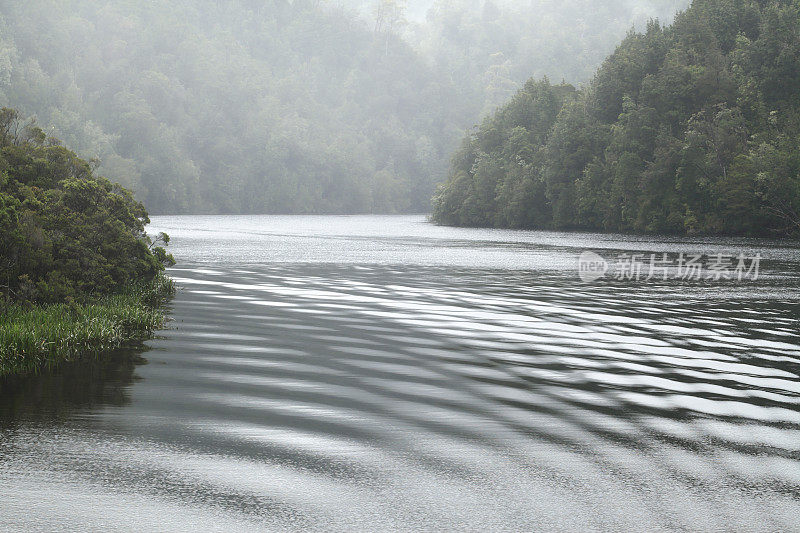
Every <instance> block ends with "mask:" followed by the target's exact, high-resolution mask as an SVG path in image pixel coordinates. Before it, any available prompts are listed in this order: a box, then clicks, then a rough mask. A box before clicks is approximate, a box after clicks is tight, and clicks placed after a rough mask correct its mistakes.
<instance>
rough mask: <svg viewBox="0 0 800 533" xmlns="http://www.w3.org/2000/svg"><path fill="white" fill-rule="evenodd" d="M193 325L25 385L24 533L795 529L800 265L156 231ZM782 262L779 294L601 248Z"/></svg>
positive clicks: (581, 244)
mask: <svg viewBox="0 0 800 533" xmlns="http://www.w3.org/2000/svg"><path fill="white" fill-rule="evenodd" d="M151 230H152V231H166V232H168V233H169V234H170V235H171V237H172V239H173V242H172V250H171V251H172V252H173V253H174V254H175V256H176V258H178V260H179V265H178V266H177V267H176V268H175V269H173V270H172V271H171V274H172V276H173V277H174V278H175V279H176V280H177V281H178V283H179V285H180V290H179V292H178V295H177V297H176V298H175V300H174V301H173V302H172V303H171V305H170V308H171V316H172V318H173V320H172V321H171V322H170V324H169V328H168V329H167V330H165V331H163V332H161V333H160V335H159V337H158V338H157V339H155V340H153V341H149V342H147V343H146V344H145V346H143V347H141V348H137V349H130V350H121V351H119V352H116V353H114V354H110V355H109V357H107V358H105V359H103V360H102V361H100V362H86V363H79V364H71V365H66V366H64V367H62V368H59V369H57V370H56V371H53V372H50V373H47V374H45V375H42V376H39V377H36V378H28V379H22V380H20V379H16V380H7V381H6V382H4V383H2V384H0V387H2V389H0V498H1V499H0V529H1V530H4V531H28V530H41V531H54V530H74V531H91V530H121V531H225V532H232V531H251V530H252V531H262V530H280V531H286V530H303V531H308V530H312V531H314V530H334V531H354V530H356V531H361V530H364V531H367V530H368V531H385V530H411V529H413V530H428V531H430V530H458V531H464V530H473V531H486V530H493V531H494V530H505V531H520V530H547V531H592V530H595V531H680V530H693V531H725V530H729V531H790V530H795V531H796V530H798V524H800V328H799V327H798V326H800V306H798V301H800V300H799V299H798V297H799V296H800V282H799V280H800V277H799V276H800V249H799V248H798V247H797V245H796V244H795V245H793V244H791V243H785V242H777V241H756V240H747V239H674V238H641V237H625V236H620V235H595V234H576V233H547V232H522V231H500V230H477V229H453V228H442V227H436V226H433V225H430V224H427V223H426V222H425V220H424V218H423V217H413V216H412V217H408V216H398V217H156V218H154V220H153V226H152V228H151ZM586 250H593V251H595V252H597V253H600V254H601V255H603V256H604V257H606V256H619V255H620V254H622V253H635V252H642V253H650V252H653V253H656V252H657V253H659V254H661V253H664V252H670V253H675V254H677V253H682V252H686V253H705V254H708V255H709V256H712V255H714V254H719V253H723V254H734V255H736V254H739V253H742V254H746V255H747V256H754V255H755V254H756V253H760V254H761V255H762V256H763V261H762V263H761V265H760V267H761V270H760V276H759V278H758V279H757V280H752V279H748V280H743V281H741V282H739V281H732V280H725V279H720V280H714V279H711V280H702V281H696V280H695V281H692V280H675V279H667V280H663V279H660V278H658V280H656V279H653V280H650V281H644V280H639V281H636V280H617V279H613V277H611V276H606V277H605V278H602V279H599V280H596V281H593V282H583V281H581V280H580V279H579V277H578V270H577V261H578V259H577V258H578V256H579V255H580V254H581V253H582V252H584V251H586Z"/></svg>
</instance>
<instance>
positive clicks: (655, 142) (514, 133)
mask: <svg viewBox="0 0 800 533" xmlns="http://www.w3.org/2000/svg"><path fill="white" fill-rule="evenodd" d="M535 87H538V88H539V89H538V90H539V91H543V92H544V93H548V92H549V93H552V94H555V91H556V89H557V88H554V87H550V85H549V84H548V83H547V82H546V81H545V82H540V83H538V84H536V83H532V82H529V84H528V85H527V86H526V87H525V89H524V90H523V91H521V92H520V93H519V94H518V95H517V97H516V98H515V99H514V100H512V102H510V103H509V104H507V105H506V106H505V107H504V108H502V109H501V110H500V111H498V113H497V114H496V115H495V116H494V117H492V118H490V119H488V120H487V121H486V122H484V124H483V125H482V126H481V127H480V128H479V129H478V131H476V132H475V133H474V134H473V135H471V136H470V137H469V138H468V139H467V140H466V141H465V144H464V148H463V149H462V150H461V152H459V154H458V156H457V157H456V158H455V160H454V162H453V165H452V168H451V175H450V179H449V180H448V182H447V183H446V184H445V185H444V186H442V187H441V188H440V190H439V192H438V194H437V196H436V197H435V199H434V204H435V205H434V215H433V218H434V220H436V221H438V222H441V223H445V224H460V225H493V226H511V227H528V228H555V229H602V230H608V231H623V232H628V231H635V232H661V233H678V234H693V233H712V234H721V233H726V234H778V235H787V234H796V233H798V232H800V5H798V3H797V2H796V1H790V0H768V1H755V0H695V2H694V4H693V5H692V6H691V7H690V8H689V10H687V11H686V12H685V13H682V14H680V15H679V16H678V17H677V18H676V20H675V23H674V24H673V25H672V26H670V27H668V28H664V29H662V28H661V27H659V26H658V24H656V23H651V24H649V25H648V28H647V31H646V32H645V33H641V34H639V33H631V34H630V35H629V36H628V37H627V39H626V40H625V41H624V42H623V43H622V44H621V45H620V47H619V48H618V49H617V51H616V52H615V53H614V54H613V55H611V56H610V57H609V58H608V59H607V60H606V62H605V63H604V64H603V66H602V67H601V68H600V70H599V71H598V73H597V75H596V76H595V78H594V79H593V81H592V82H591V83H589V84H588V85H587V86H586V87H584V88H582V89H581V90H580V91H574V92H572V91H570V92H568V93H567V94H566V95H565V96H564V97H562V98H560V99H557V101H558V107H557V109H558V118H557V119H556V120H553V119H552V116H553V114H552V113H548V114H546V115H538V113H539V110H540V108H541V105H542V104H541V103H540V102H535V101H529V99H530V98H531V94H532V91H533V88H535ZM531 116H537V119H536V123H535V124H531V123H530V118H529V117H531ZM521 153H524V154H536V155H535V156H534V157H525V158H520V156H519V154H521ZM521 169H522V170H521Z"/></svg>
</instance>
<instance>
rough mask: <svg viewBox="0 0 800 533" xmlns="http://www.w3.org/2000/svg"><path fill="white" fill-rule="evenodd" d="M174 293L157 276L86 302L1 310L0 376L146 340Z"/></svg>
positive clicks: (167, 281) (168, 283)
mask: <svg viewBox="0 0 800 533" xmlns="http://www.w3.org/2000/svg"><path fill="white" fill-rule="evenodd" d="M174 293H175V286H174V285H173V283H172V281H171V280H170V279H169V278H167V277H166V276H164V275H163V274H159V275H158V276H156V277H155V278H154V279H153V280H151V281H141V282H136V283H132V284H130V285H128V286H127V287H126V288H125V289H124V290H123V291H121V292H119V293H118V294H113V295H107V296H103V297H100V298H98V299H96V300H94V301H92V302H89V303H76V302H70V303H68V304H46V305H38V306H31V305H26V304H11V305H9V306H5V307H4V308H0V377H2V376H5V375H7V374H21V373H31V372H36V371H39V370H42V369H45V368H47V367H50V366H53V365H57V364H58V363H61V362H63V361H69V360H74V359H76V358H80V357H87V356H90V355H98V354H100V353H102V352H107V351H109V350H112V349H115V348H118V347H120V346H121V345H123V344H125V343H127V342H130V341H132V340H134V339H135V340H141V339H145V338H148V337H149V336H150V335H152V333H153V332H154V331H155V330H157V329H159V328H161V327H162V326H163V325H164V322H165V320H166V317H165V316H164V313H163V312H162V311H161V310H160V306H161V304H162V303H163V302H164V300H165V299H166V298H169V297H170V296H172V295H173V294H174Z"/></svg>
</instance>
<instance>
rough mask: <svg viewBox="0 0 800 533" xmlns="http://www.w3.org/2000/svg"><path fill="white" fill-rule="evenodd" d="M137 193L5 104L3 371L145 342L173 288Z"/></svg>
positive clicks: (0, 156)
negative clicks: (101, 173) (98, 170)
mask: <svg viewBox="0 0 800 533" xmlns="http://www.w3.org/2000/svg"><path fill="white" fill-rule="evenodd" d="M149 223H150V219H149V217H148V215H147V211H146V210H145V208H144V206H143V205H142V204H141V203H139V202H137V201H136V200H135V199H134V197H133V193H131V191H129V190H127V189H125V188H123V187H122V186H120V185H119V184H116V183H112V182H110V181H109V180H107V179H105V178H102V177H99V176H95V175H94V168H93V164H92V163H90V162H87V161H84V160H82V159H80V158H79V157H78V156H77V155H76V154H75V153H74V152H71V151H70V150H68V149H66V148H64V147H63V146H62V145H61V143H60V141H58V140H57V139H54V138H51V137H48V136H47V135H46V134H45V133H44V132H43V131H42V130H41V128H39V127H38V126H37V125H36V123H35V122H33V121H23V120H22V119H21V118H20V117H19V114H18V113H17V111H15V110H13V109H9V108H2V109H0V377H2V376H7V375H11V374H21V373H22V374H24V373H31V372H36V371H39V370H41V369H44V368H47V367H50V366H53V365H55V364H57V363H59V362H61V361H67V360H73V359H77V358H79V357H80V356H84V355H92V354H95V355H97V354H100V353H102V352H104V351H107V350H111V349H114V348H117V347H120V346H122V345H124V344H126V343H128V342H132V341H136V340H143V339H145V338H147V337H149V336H151V335H152V334H153V332H154V331H155V330H156V329H158V328H160V327H162V326H163V325H164V323H165V321H166V316H165V314H164V312H163V309H162V304H163V303H164V302H165V300H166V299H167V298H169V297H170V296H171V295H172V294H174V292H175V287H174V284H173V282H172V280H171V279H169V278H168V277H167V276H166V275H165V274H164V270H165V269H166V267H168V266H172V265H174V264H175V260H174V259H173V257H172V256H171V255H170V254H168V253H167V252H166V250H165V248H164V247H165V246H166V245H167V244H168V243H169V236H168V235H166V234H165V233H161V234H159V235H158V236H156V237H155V238H151V237H150V236H149V235H148V234H147V232H146V231H145V226H147V224H149Z"/></svg>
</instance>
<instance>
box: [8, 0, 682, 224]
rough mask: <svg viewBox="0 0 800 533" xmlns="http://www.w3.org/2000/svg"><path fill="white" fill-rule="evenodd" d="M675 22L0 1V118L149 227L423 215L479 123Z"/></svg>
mask: <svg viewBox="0 0 800 533" xmlns="http://www.w3.org/2000/svg"><path fill="white" fill-rule="evenodd" d="M683 1H685V0H683ZM411 4H412V5H411V6H408V7H409V8H411V9H413V11H414V12H415V13H419V11H420V10H421V9H422V8H421V7H420V5H417V4H418V2H415V1H413V0H412V1H411ZM680 4H682V1H681V0H642V1H640V2H635V3H631V2H619V1H618V0H592V1H590V0H568V1H565V2H551V1H549V0H534V1H533V2H531V3H530V5H527V4H526V6H525V7H521V5H520V4H518V3H514V2H511V3H504V2H499V1H497V2H494V3H493V2H492V1H488V0H487V1H483V0H481V1H477V2H475V1H472V0H438V1H437V2H434V4H433V9H432V11H431V13H430V14H429V18H428V21H427V22H424V23H420V22H416V23H415V22H413V21H409V20H408V17H407V16H406V12H405V7H406V5H405V2H402V1H399V0H380V1H378V0H374V1H373V0H361V1H359V0H338V1H334V0H330V1H324V0H323V1H319V0H294V1H292V2H290V1H288V0H220V1H215V2H197V1H196V0H150V1H147V2H132V1H129V0H25V1H19V0H0V105H6V106H9V107H15V108H17V109H19V110H20V111H21V113H23V114H24V115H25V116H35V117H36V118H37V119H38V122H39V124H40V126H41V127H42V129H43V130H45V131H46V132H47V134H48V136H50V137H58V138H60V139H62V140H63V141H64V143H65V144H67V145H68V146H70V147H71V148H73V149H74V150H76V152H77V153H78V154H80V155H81V157H83V158H84V159H86V160H94V161H95V164H96V165H97V171H98V172H99V173H100V174H102V175H105V176H109V177H110V178H112V179H114V180H115V181H118V182H119V183H121V184H123V185H124V186H125V187H126V188H128V189H130V190H133V191H134V192H135V194H136V198H137V199H138V200H140V201H143V202H144V204H145V205H146V206H147V208H148V209H149V210H150V212H155V213H186V212H194V213H198V212H203V213H359V212H381V213H392V212H423V211H428V210H429V209H430V197H431V195H432V194H433V192H434V189H435V184H436V183H437V182H438V181H440V180H441V178H442V176H444V175H445V174H446V172H447V164H448V161H449V158H450V156H451V154H452V152H453V151H454V150H455V149H456V148H457V147H458V141H459V139H460V138H461V137H462V136H463V135H464V132H465V131H466V130H467V129H468V128H469V127H470V126H471V125H472V124H474V123H475V122H477V121H478V120H479V118H480V116H481V113H484V112H486V111H489V110H492V109H493V108H494V106H496V105H497V104H499V103H500V102H502V101H504V100H505V99H506V98H507V97H508V96H509V95H510V94H512V93H513V91H514V90H515V89H516V88H518V87H519V86H520V85H521V83H522V82H524V80H525V79H526V77H527V76H529V75H530V74H531V73H547V74H549V75H550V76H552V77H553V78H555V79H561V78H562V77H564V78H566V79H568V80H570V81H573V82H576V81H581V80H582V79H584V78H585V77H586V76H588V74H589V73H590V72H591V71H592V70H593V69H594V68H595V67H596V65H597V64H598V62H599V61H600V60H601V58H602V56H603V55H604V54H606V53H607V52H609V51H610V50H611V49H612V48H613V46H614V44H615V43H617V42H618V41H619V39H620V38H622V36H624V33H625V31H626V30H627V29H628V28H630V27H631V25H633V24H634V23H641V21H642V20H643V19H644V18H646V16H648V15H649V16H652V15H656V14H666V13H669V12H671V11H672V10H673V9H674V8H675V7H676V6H678V5H680ZM342 5H345V6H350V7H352V8H354V9H355V8H359V9H360V13H362V15H359V14H357V13H356V12H355V11H353V10H351V9H349V8H345V7H340V6H342ZM641 6H644V8H642V7H641ZM367 19H369V20H367ZM416 20H417V21H419V20H420V17H417V18H416Z"/></svg>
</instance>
